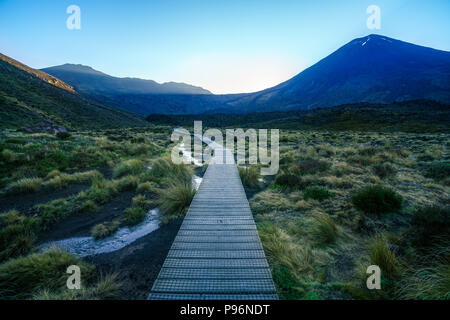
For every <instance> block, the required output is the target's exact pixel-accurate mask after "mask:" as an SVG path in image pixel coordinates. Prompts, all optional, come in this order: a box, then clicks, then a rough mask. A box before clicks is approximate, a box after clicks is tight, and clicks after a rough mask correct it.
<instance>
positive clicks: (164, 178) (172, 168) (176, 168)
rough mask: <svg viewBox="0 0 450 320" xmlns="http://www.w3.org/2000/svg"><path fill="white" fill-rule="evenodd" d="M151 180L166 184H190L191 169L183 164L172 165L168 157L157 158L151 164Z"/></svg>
mask: <svg viewBox="0 0 450 320" xmlns="http://www.w3.org/2000/svg"><path fill="white" fill-rule="evenodd" d="M151 166H152V170H151V176H152V178H153V179H152V180H154V181H160V182H161V183H162V184H167V183H168V182H170V181H173V180H179V181H182V182H186V183H188V182H189V183H190V182H191V179H192V174H193V172H192V169H191V168H190V167H188V166H187V165H185V164H174V163H173V162H172V160H171V159H170V158H169V157H164V158H158V159H156V160H155V161H153V162H152V165H151Z"/></svg>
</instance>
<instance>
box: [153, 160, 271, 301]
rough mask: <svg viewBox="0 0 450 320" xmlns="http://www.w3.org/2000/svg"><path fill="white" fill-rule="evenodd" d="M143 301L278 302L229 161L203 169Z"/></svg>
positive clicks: (256, 235) (249, 212)
mask: <svg viewBox="0 0 450 320" xmlns="http://www.w3.org/2000/svg"><path fill="white" fill-rule="evenodd" d="M148 298H149V299H152V300H178V299H195V300H213V299H231V300H256V299H266V300H269V299H277V298H278V297H277V295H276V291H275V286H274V284H273V281H272V275H271V273H270V270H269V265H268V263H267V260H266V256H265V254H264V251H263V248H262V246H261V241H260V239H259V236H258V232H257V230H256V225H255V222H254V220H253V216H252V212H251V210H250V206H249V204H248V201H247V197H246V195H245V192H244V188H243V186H242V183H241V179H240V177H239V173H238V170H237V167H236V165H235V164H234V163H233V164H210V165H209V166H208V169H207V170H206V173H205V176H204V178H203V181H202V183H201V185H200V187H199V189H198V191H197V194H196V195H195V197H194V199H193V201H192V203H191V206H190V208H189V211H188V213H187V214H186V217H185V219H184V221H183V224H182V225H181V228H180V230H179V232H178V235H177V237H176V238H175V240H174V242H173V244H172V247H171V249H170V251H169V254H168V255H167V258H166V260H165V262H164V265H163V267H162V269H161V271H160V273H159V276H158V278H157V279H156V281H155V283H154V284H153V288H152V291H151V293H150V295H149V297H148Z"/></svg>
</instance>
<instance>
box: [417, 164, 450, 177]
mask: <svg viewBox="0 0 450 320" xmlns="http://www.w3.org/2000/svg"><path fill="white" fill-rule="evenodd" d="M423 171H424V176H425V177H427V178H432V179H435V180H438V181H439V180H442V179H445V178H448V177H449V176H450V162H449V161H444V162H433V163H431V164H428V165H426V166H425V167H424V169H423Z"/></svg>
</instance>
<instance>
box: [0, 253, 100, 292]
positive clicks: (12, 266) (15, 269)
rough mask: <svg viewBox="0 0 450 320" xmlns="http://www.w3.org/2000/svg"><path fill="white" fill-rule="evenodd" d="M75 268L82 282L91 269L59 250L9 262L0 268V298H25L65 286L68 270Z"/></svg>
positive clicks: (87, 276)
mask: <svg viewBox="0 0 450 320" xmlns="http://www.w3.org/2000/svg"><path fill="white" fill-rule="evenodd" d="M71 265H78V266H79V267H80V268H81V274H82V277H83V281H87V279H89V277H90V275H91V272H92V271H93V269H94V267H93V266H92V265H88V264H86V263H85V262H83V261H82V260H80V259H78V258H76V257H75V256H73V255H72V254H70V253H67V252H64V251H61V250H59V249H55V248H53V249H49V250H47V251H45V252H43V253H40V254H31V255H28V256H26V257H21V258H16V259H12V260H9V261H7V262H5V263H3V264H1V265H0V296H1V297H2V298H3V299H27V298H30V297H31V296H32V295H33V293H35V292H36V291H37V290H39V289H44V288H49V289H61V288H64V287H65V286H66V281H67V273H66V271H67V267H69V266H71Z"/></svg>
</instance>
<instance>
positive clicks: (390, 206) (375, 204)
mask: <svg viewBox="0 0 450 320" xmlns="http://www.w3.org/2000/svg"><path fill="white" fill-rule="evenodd" d="M352 202H353V205H354V206H355V207H356V208H357V209H359V210H361V211H363V212H365V213H374V214H381V213H386V212H396V211H399V210H400V209H401V208H402V203H403V198H402V197H401V196H400V195H399V194H397V193H396V192H395V191H394V190H392V189H390V188H387V187H384V186H379V185H375V186H367V187H365V188H363V189H362V190H360V191H358V192H357V193H356V194H355V195H354V196H353V197H352Z"/></svg>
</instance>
